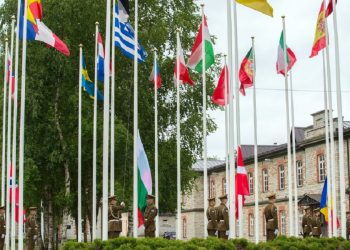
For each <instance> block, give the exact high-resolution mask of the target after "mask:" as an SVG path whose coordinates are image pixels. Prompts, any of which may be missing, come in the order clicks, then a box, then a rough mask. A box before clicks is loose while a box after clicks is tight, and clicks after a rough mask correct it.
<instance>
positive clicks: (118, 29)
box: [114, 0, 147, 62]
mask: <svg viewBox="0 0 350 250" xmlns="http://www.w3.org/2000/svg"><path fill="white" fill-rule="evenodd" d="M117 2H118V4H116V6H115V10H114V11H115V20H114V44H115V46H117V47H119V49H120V51H121V52H122V53H123V55H125V56H126V57H129V58H131V59H134V44H135V32H134V29H133V28H132V26H131V24H130V23H129V20H128V18H129V13H128V12H129V8H128V6H124V5H123V3H124V4H125V2H126V3H128V1H125V0H124V1H117ZM146 56H147V55H146V52H145V50H144V48H143V47H142V46H141V45H140V44H139V43H138V55H137V59H138V61H139V62H145V61H146Z"/></svg>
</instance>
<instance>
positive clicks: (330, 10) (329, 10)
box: [325, 0, 338, 17]
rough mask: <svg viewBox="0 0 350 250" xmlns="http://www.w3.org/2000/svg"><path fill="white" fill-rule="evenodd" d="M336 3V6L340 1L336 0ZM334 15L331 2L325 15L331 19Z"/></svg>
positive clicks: (330, 1)
mask: <svg viewBox="0 0 350 250" xmlns="http://www.w3.org/2000/svg"><path fill="white" fill-rule="evenodd" d="M334 1H335V4H337V3H338V0H334ZM332 13H333V1H332V0H329V3H328V6H327V10H326V14H325V15H326V17H329V16H330V15H331V14H332Z"/></svg>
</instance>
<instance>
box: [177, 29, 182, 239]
mask: <svg viewBox="0 0 350 250" xmlns="http://www.w3.org/2000/svg"><path fill="white" fill-rule="evenodd" d="M176 37H177V57H176V64H177V67H176V106H177V108H176V124H177V125H176V142H177V143H176V145H177V146H176V159H177V161H176V162H177V170H176V177H177V178H176V180H177V185H176V186H177V208H176V210H177V218H176V239H178V240H179V239H181V159H180V157H181V134H180V115H181V114H180V54H181V51H180V50H181V45H180V30H179V29H177V34H176Z"/></svg>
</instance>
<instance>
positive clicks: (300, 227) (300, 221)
mask: <svg viewBox="0 0 350 250" xmlns="http://www.w3.org/2000/svg"><path fill="white" fill-rule="evenodd" d="M298 216H299V234H302V232H303V216H304V213H303V209H299V214H298Z"/></svg>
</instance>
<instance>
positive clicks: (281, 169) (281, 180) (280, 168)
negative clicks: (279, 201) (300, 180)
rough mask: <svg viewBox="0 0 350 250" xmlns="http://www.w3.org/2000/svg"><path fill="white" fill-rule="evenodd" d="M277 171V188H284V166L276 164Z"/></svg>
mask: <svg viewBox="0 0 350 250" xmlns="http://www.w3.org/2000/svg"><path fill="white" fill-rule="evenodd" d="M278 172H279V184H280V186H279V188H280V190H284V189H285V188H286V170H285V168H284V165H279V166H278Z"/></svg>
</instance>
